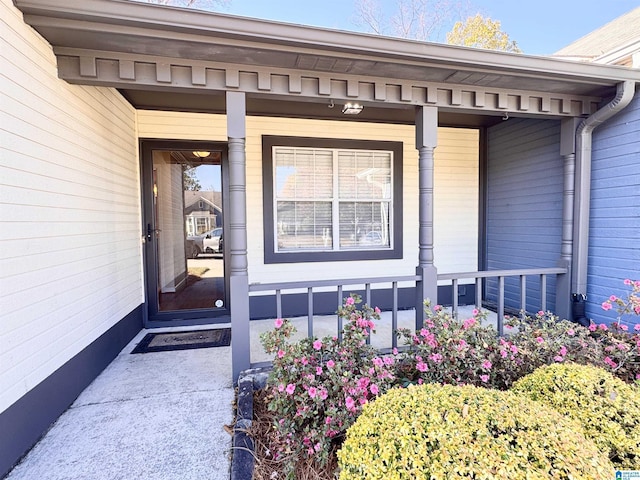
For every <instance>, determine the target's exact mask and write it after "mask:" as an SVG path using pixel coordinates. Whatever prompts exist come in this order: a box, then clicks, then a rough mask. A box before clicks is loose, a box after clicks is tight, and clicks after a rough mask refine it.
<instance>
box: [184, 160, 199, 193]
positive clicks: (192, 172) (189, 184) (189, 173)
mask: <svg viewBox="0 0 640 480" xmlns="http://www.w3.org/2000/svg"><path fill="white" fill-rule="evenodd" d="M182 181H183V187H184V189H185V190H193V191H200V190H202V185H200V180H198V177H197V176H196V169H195V167H187V166H183V167H182Z"/></svg>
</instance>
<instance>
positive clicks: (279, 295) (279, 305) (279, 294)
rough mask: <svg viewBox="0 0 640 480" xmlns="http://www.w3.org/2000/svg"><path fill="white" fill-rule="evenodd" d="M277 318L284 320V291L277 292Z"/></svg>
mask: <svg viewBox="0 0 640 480" xmlns="http://www.w3.org/2000/svg"><path fill="white" fill-rule="evenodd" d="M276 318H282V290H276Z"/></svg>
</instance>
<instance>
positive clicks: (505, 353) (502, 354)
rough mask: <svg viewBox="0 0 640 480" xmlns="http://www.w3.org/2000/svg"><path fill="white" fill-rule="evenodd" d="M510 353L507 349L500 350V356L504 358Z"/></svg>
mask: <svg viewBox="0 0 640 480" xmlns="http://www.w3.org/2000/svg"><path fill="white" fill-rule="evenodd" d="M508 355H509V354H508V353H507V351H506V350H500V356H501V357H502V358H507V356H508Z"/></svg>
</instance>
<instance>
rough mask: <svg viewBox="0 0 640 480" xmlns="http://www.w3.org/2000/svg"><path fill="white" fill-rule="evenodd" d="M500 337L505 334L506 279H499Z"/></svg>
mask: <svg viewBox="0 0 640 480" xmlns="http://www.w3.org/2000/svg"><path fill="white" fill-rule="evenodd" d="M497 314H498V325H497V327H498V335H500V336H502V335H503V334H504V277H498V312H497Z"/></svg>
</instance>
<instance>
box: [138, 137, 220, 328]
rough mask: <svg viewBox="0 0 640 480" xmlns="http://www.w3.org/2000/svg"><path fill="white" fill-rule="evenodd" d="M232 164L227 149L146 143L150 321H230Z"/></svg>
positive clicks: (185, 144) (177, 143)
mask: <svg viewBox="0 0 640 480" xmlns="http://www.w3.org/2000/svg"><path fill="white" fill-rule="evenodd" d="M225 166H226V145H224V144H212V143H206V144H205V143H200V142H193V143H191V142H168V141H145V142H143V143H142V178H143V195H144V216H145V218H144V223H143V228H144V238H145V263H146V288H147V305H148V323H149V324H152V325H153V324H158V322H162V324H167V322H170V323H171V324H188V323H204V322H207V323H209V322H212V321H216V320H217V321H226V320H227V319H228V314H229V302H228V293H227V292H228V288H227V281H226V278H227V277H226V274H225V272H226V270H225V247H224V245H225V241H224V231H225V215H224V197H225V194H224V188H223V177H224V174H225V171H226V167H225ZM225 316H226V317H227V318H226V319H225V318H224V317H225Z"/></svg>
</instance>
